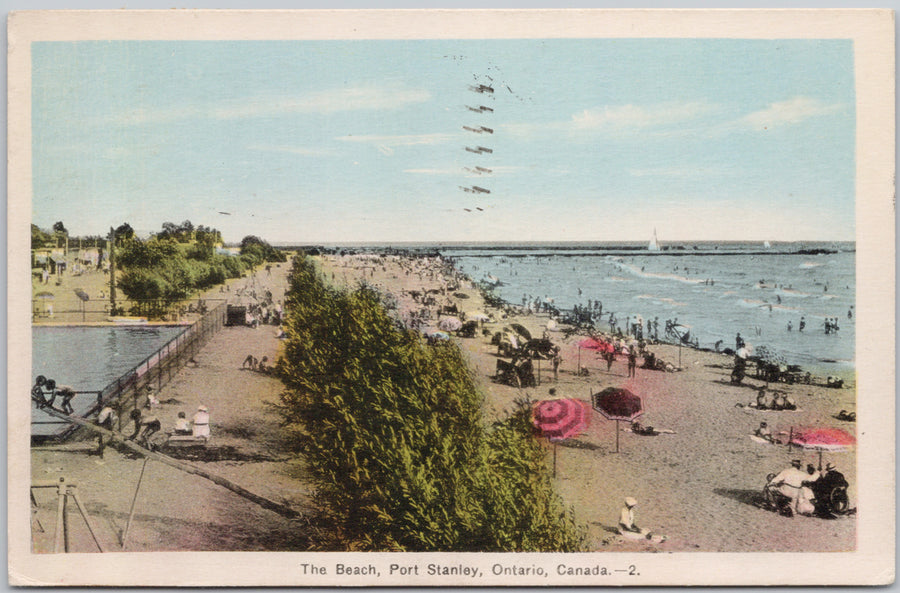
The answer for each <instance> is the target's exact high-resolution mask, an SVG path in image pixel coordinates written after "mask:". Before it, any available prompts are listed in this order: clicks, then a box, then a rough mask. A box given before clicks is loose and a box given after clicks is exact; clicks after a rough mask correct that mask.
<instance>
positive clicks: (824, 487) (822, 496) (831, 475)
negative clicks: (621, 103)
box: [812, 461, 850, 513]
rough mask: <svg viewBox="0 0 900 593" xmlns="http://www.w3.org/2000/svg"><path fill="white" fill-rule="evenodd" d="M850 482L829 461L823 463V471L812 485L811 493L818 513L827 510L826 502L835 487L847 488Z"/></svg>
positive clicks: (827, 502) (828, 500)
mask: <svg viewBox="0 0 900 593" xmlns="http://www.w3.org/2000/svg"><path fill="white" fill-rule="evenodd" d="M849 485H850V484H849V483H848V482H847V479H846V478H845V477H844V474H842V473H841V472H839V471H838V470H837V468H836V467H835V466H834V464H833V463H831V462H830V461H829V462H828V463H827V464H825V473H823V474H822V475H821V477H820V478H819V479H818V480H816V481H815V483H813V485H812V490H813V495H814V496H815V500H816V510H817V511H819V512H820V513H827V512H828V504H829V502H830V499H831V495H832V493H833V492H834V491H835V489H837V488H847V487H848V486H849Z"/></svg>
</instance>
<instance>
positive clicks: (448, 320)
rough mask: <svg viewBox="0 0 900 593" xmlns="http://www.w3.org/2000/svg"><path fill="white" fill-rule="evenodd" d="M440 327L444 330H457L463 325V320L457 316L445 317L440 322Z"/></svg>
mask: <svg viewBox="0 0 900 593" xmlns="http://www.w3.org/2000/svg"><path fill="white" fill-rule="evenodd" d="M438 327H439V328H441V329H442V330H444V331H448V332H455V331H457V330H458V329H460V328H461V327H462V321H460V320H459V319H457V318H456V317H444V318H443V319H441V320H440V321H439V322H438Z"/></svg>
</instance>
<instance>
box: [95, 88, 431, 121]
mask: <svg viewBox="0 0 900 593" xmlns="http://www.w3.org/2000/svg"><path fill="white" fill-rule="evenodd" d="M429 100H431V93H429V92H428V91H427V90H424V89H411V88H405V87H396V88H395V87H389V86H355V87H346V88H337V89H330V90H325V91H318V92H314V93H307V94H301V95H297V96H280V97H277V96H275V97H273V96H268V95H266V96H257V97H244V98H241V99H240V100H236V99H235V100H228V101H219V102H211V103H209V104H202V105H198V104H194V105H190V104H185V105H179V106H177V107H174V108H162V109H146V108H142V107H141V108H133V109H129V110H128V111H126V112H124V113H119V114H117V115H115V116H113V117H112V118H108V117H107V116H104V117H103V118H102V119H101V120H99V121H98V122H97V123H99V124H103V125H106V124H108V123H109V121H110V119H111V121H112V122H113V123H116V124H119V125H145V124H165V123H171V122H176V121H183V120H187V119H224V120H232V119H247V118H255V117H274V116H279V115H290V114H298V113H316V114H330V113H337V112H341V111H386V110H393V109H401V108H403V107H406V106H408V105H413V104H416V103H424V102H426V101H429Z"/></svg>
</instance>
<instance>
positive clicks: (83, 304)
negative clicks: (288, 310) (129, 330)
mask: <svg viewBox="0 0 900 593" xmlns="http://www.w3.org/2000/svg"><path fill="white" fill-rule="evenodd" d="M211 301H212V299H193V300H190V301H185V302H182V303H179V304H172V303H169V302H167V301H164V300H142V301H137V300H131V299H120V300H117V301H116V310H115V312H113V311H112V308H111V307H110V303H109V300H100V299H97V300H89V301H81V300H78V299H69V300H68V301H64V300H61V301H56V300H55V299H53V298H47V297H46V296H45V297H43V298H41V297H39V298H34V299H32V300H31V320H32V322H34V323H39V324H40V323H62V324H65V323H105V322H107V321H108V320H109V318H110V317H112V316H113V313H115V315H122V316H131V317H146V318H147V319H151V320H154V321H171V322H173V323H180V322H183V321H184V320H185V318H189V317H190V316H192V315H202V314H204V313H206V312H207V311H208V310H209V309H210V307H212V306H214V303H213V304H210V303H211Z"/></svg>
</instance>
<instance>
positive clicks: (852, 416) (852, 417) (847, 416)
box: [837, 410, 856, 422]
mask: <svg viewBox="0 0 900 593" xmlns="http://www.w3.org/2000/svg"><path fill="white" fill-rule="evenodd" d="M837 419H838V420H844V421H846V422H856V412H848V411H847V410H841V411H840V412H838V415H837Z"/></svg>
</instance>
